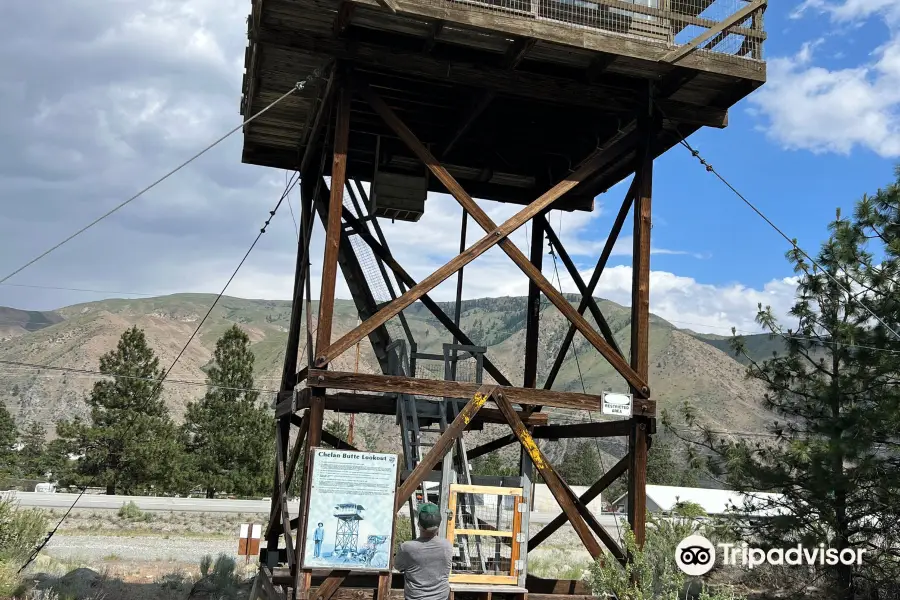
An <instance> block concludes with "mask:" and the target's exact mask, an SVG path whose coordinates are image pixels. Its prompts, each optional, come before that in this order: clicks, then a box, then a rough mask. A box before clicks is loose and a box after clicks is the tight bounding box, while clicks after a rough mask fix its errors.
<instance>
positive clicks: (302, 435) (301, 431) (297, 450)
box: [284, 413, 309, 490]
mask: <svg viewBox="0 0 900 600" xmlns="http://www.w3.org/2000/svg"><path fill="white" fill-rule="evenodd" d="M308 416H309V415H308V413H303V417H301V419H300V424H299V426H298V431H297V438H296V439H295V440H294V447H293V448H292V449H291V458H290V460H289V461H288V470H287V477H286V478H285V481H284V488H285V489H286V490H290V488H291V483H293V481H294V472H295V471H296V470H297V463H298V462H299V461H300V454H301V450H303V443H304V442H305V441H306V433H307V432H308V431H309V418H308Z"/></svg>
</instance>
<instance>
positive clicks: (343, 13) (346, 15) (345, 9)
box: [333, 0, 356, 36]
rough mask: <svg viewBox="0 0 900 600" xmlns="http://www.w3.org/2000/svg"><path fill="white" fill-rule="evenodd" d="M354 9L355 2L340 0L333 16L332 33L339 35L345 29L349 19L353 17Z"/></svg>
mask: <svg viewBox="0 0 900 600" xmlns="http://www.w3.org/2000/svg"><path fill="white" fill-rule="evenodd" d="M355 9H356V4H353V3H352V2H349V1H348V0H342V1H341V4H340V6H339V7H338V11H337V16H336V17H335V18H334V28H333V29H334V35H336V36H341V35H343V34H344V32H345V31H347V27H349V26H350V20H351V19H352V18H353V11H354V10H355Z"/></svg>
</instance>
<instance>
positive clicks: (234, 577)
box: [197, 553, 241, 600]
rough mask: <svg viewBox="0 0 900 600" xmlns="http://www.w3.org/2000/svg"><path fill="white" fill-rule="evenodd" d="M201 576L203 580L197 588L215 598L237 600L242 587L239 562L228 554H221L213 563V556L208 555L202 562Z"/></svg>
mask: <svg viewBox="0 0 900 600" xmlns="http://www.w3.org/2000/svg"><path fill="white" fill-rule="evenodd" d="M200 575H201V576H202V577H203V579H202V580H201V581H200V582H198V586H197V587H202V588H204V589H206V590H208V591H209V592H210V595H211V596H212V597H214V598H219V599H221V600H236V598H237V597H238V590H239V588H240V585H241V578H240V576H239V575H238V574H237V561H235V559H234V558H233V557H231V556H228V555H227V554H224V553H222V554H220V555H219V556H218V558H216V560H215V562H213V559H212V556H210V555H208V554H207V555H206V556H204V557H203V558H202V559H201V560H200Z"/></svg>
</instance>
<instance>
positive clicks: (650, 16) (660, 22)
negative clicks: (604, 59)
mask: <svg viewBox="0 0 900 600" xmlns="http://www.w3.org/2000/svg"><path fill="white" fill-rule="evenodd" d="M417 3H421V4H427V5H431V6H441V7H446V6H448V5H452V6H453V7H454V8H459V9H466V10H473V11H480V12H490V13H496V14H503V15H505V16H508V17H511V18H521V19H527V20H536V21H541V22H546V23H550V24H553V25H558V26H559V27H560V28H565V29H581V30H594V31H601V32H606V33H612V34H617V35H622V36H627V37H631V38H638V39H641V40H647V41H654V42H659V43H661V44H665V45H666V46H667V47H669V48H672V49H677V48H679V47H682V46H685V45H692V47H693V46H695V47H696V49H695V50H694V51H695V52H699V53H711V54H716V55H725V56H732V57H736V58H739V59H741V60H762V59H763V53H762V50H763V41H764V40H765V33H764V28H763V13H764V11H765V8H766V0H419V2H417ZM707 32H708V35H705V34H707ZM701 36H703V37H702V41H700V42H699V43H697V42H696V40H697V39H698V38H700V37H701ZM692 42H693V44H692Z"/></svg>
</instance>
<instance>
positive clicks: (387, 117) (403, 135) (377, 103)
mask: <svg viewBox="0 0 900 600" xmlns="http://www.w3.org/2000/svg"><path fill="white" fill-rule="evenodd" d="M362 92H363V94H364V95H365V96H366V99H367V100H368V101H369V104H370V105H371V106H372V108H373V109H375V112H377V113H378V114H379V115H380V116H381V118H382V119H383V120H384V121H385V123H387V125H388V126H389V127H390V128H391V129H393V130H394V132H395V133H396V134H397V136H398V137H399V138H400V139H401V140H403V141H404V142H405V143H406V145H407V146H408V147H409V149H410V150H412V151H413V152H414V153H415V154H416V155H417V156H418V157H419V158H420V159H421V160H422V162H424V163H425V166H427V167H428V169H429V170H430V171H431V172H432V173H433V174H434V176H435V177H436V178H437V179H438V180H439V181H440V182H441V183H442V184H443V185H444V187H445V188H447V191H449V192H450V194H451V195H452V196H453V197H454V198H456V200H457V202H459V203H460V204H461V205H462V207H463V208H464V209H465V210H466V211H467V212H468V213H469V214H470V215H472V218H473V219H474V220H475V221H476V222H477V223H478V224H479V225H480V226H481V228H482V229H484V230H485V232H487V234H488V235H487V236H486V237H485V238H482V241H485V240H490V241H491V243H490V246H494V245H499V246H500V247H501V248H502V249H503V251H504V252H506V254H507V255H508V256H509V257H510V258H511V259H512V261H513V262H514V263H516V265H518V267H519V268H520V269H522V271H523V272H524V273H525V275H527V276H528V278H529V279H530V280H531V281H533V282H534V283H535V284H536V285H537V287H538V288H539V289H540V290H541V292H543V293H544V295H545V296H546V297H547V299H548V300H550V302H552V303H553V304H554V305H555V306H556V308H557V309H559V311H560V312H561V313H562V314H563V315H564V316H565V317H566V318H567V319H568V320H569V321H570V322H571V323H572V324H574V325H575V327H576V328H577V329H578V331H579V332H580V333H581V335H583V336H584V337H585V339H587V340H588V341H589V342H590V343H591V345H593V346H594V347H595V348H596V349H597V350H598V351H599V352H600V354H602V355H603V358H605V359H606V360H607V361H608V362H609V363H610V365H612V367H613V368H614V369H615V370H616V371H617V372H618V373H619V374H620V375H622V377H624V378H625V380H626V381H628V383H629V384H630V385H631V386H632V387H633V388H634V389H635V390H637V391H638V394H639V395H642V396H643V397H645V398H649V397H650V389H649V387H648V385H647V382H646V381H644V379H643V378H642V377H640V376H639V375H638V374H637V372H636V371H635V370H634V369H632V368H631V365H629V364H628V361H626V360H625V358H624V357H623V356H622V355H621V354H619V353H618V352H616V351H615V349H613V348H612V347H611V346H610V345H609V344H608V343H607V342H606V340H605V339H603V337H602V336H601V335H600V334H598V333H597V332H596V331H595V330H594V328H593V327H591V325H590V323H588V322H587V320H586V319H585V318H584V317H583V316H582V315H580V314H579V313H578V311H576V310H575V308H574V307H573V306H572V305H571V304H569V302H568V300H566V299H565V298H564V297H563V295H562V294H560V293H559V292H558V291H557V290H556V288H555V287H553V284H552V283H550V282H549V281H548V280H547V278H546V277H544V275H543V274H542V273H541V272H540V271H539V270H538V269H537V267H535V266H534V265H533V264H532V263H531V261H530V260H528V258H527V257H526V256H525V255H524V254H523V253H522V251H521V250H519V249H518V247H517V246H516V245H515V244H514V243H513V242H512V241H511V240H509V239H508V238H507V236H508V235H509V234H510V233H512V231H514V230H515V229H517V228H518V227H519V226H520V225H521V224H522V223H524V221H521V222H519V223H518V224H517V225H515V226H514V227H512V228H511V230H510V227H509V225H510V224H513V223H514V222H516V221H517V220H521V218H522V217H525V220H528V219H530V218H534V217H535V216H537V215H538V214H540V213H541V212H542V211H543V210H544V209H545V208H548V207H549V206H550V205H551V204H552V203H553V202H554V201H555V200H556V199H558V198H559V197H561V196H562V195H564V194H565V193H566V192H568V191H570V190H572V189H573V188H574V187H576V186H577V185H578V184H579V183H581V181H583V180H584V179H585V178H587V177H588V176H590V175H591V174H593V173H594V172H596V171H597V170H599V169H600V168H601V167H602V166H604V164H606V162H607V160H608V158H607V156H606V152H604V151H603V150H601V151H598V152H596V153H595V154H593V155H592V156H591V157H590V158H588V159H587V160H586V161H585V162H584V163H583V164H582V165H581V166H580V167H579V168H578V169H576V170H575V171H574V172H573V173H572V174H571V175H569V176H568V177H567V178H566V179H564V180H563V181H562V182H560V183H558V184H556V185H555V186H553V188H551V189H550V191H548V192H547V193H545V194H544V195H543V196H541V197H540V198H538V199H537V200H535V201H534V202H533V203H532V204H530V205H529V206H528V207H526V208H525V209H524V210H522V211H520V212H519V213H517V214H516V216H514V217H513V218H512V219H510V220H508V221H506V223H504V224H503V225H501V226H500V227H497V224H496V223H494V221H493V220H492V219H491V218H490V217H489V216H488V215H487V213H485V212H484V210H482V209H481V207H480V206H478V205H477V204H476V203H475V201H474V200H473V199H472V197H471V196H469V194H467V193H466V191H465V190H464V189H463V188H462V186H460V184H459V182H457V181H456V179H454V178H453V176H452V175H450V173H448V172H447V170H446V169H445V168H444V167H442V166H441V165H440V163H438V161H437V159H436V158H435V157H434V156H433V155H432V154H431V152H429V151H428V149H427V148H426V147H425V145H424V144H422V142H421V141H419V139H418V138H417V137H416V136H415V134H413V133H412V131H410V130H409V128H408V127H406V125H404V124H403V122H402V121H401V120H400V118H399V117H398V116H397V115H396V113H394V111H393V110H391V108H390V107H389V106H388V105H387V104H385V102H384V101H383V100H382V99H381V98H380V97H379V96H378V95H377V94H375V92H373V91H372V90H371V88H369V87H364V88H363V89H362ZM637 134H638V132H637V131H635V132H632V133H631V134H629V136H633V137H634V139H635V140H636V139H637ZM500 232H503V234H502V237H501V236H499V234H500ZM492 237H494V238H498V239H493V240H491V238H492ZM480 243H481V242H478V243H476V244H475V245H474V246H472V247H470V248H469V250H467V251H466V253H468V252H470V251H471V250H472V249H474V248H476V246H478V245H479V244H480ZM479 254H480V253H479ZM462 256H464V255H460V256H458V257H457V259H458V258H460V257H462ZM454 260H456V259H454ZM471 260H474V257H473V258H472V259H470V260H467V261H465V262H464V263H463V264H462V265H460V268H461V267H462V266H463V265H464V264H468V262H471ZM452 262H453V261H451V263H452ZM449 264H450V263H448V266H449ZM456 270H458V269H456ZM456 270H454V271H453V272H456ZM449 275H452V273H448V274H447V275H446V277H449ZM446 277H445V278H446ZM348 347H349V346H348Z"/></svg>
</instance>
